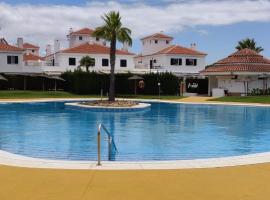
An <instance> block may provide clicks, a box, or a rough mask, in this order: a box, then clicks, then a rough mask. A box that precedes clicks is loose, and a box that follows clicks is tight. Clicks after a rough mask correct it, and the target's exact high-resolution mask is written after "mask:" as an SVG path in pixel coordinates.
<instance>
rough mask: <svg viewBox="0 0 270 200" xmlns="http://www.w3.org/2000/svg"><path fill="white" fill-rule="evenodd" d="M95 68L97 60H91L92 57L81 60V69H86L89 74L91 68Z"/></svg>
mask: <svg viewBox="0 0 270 200" xmlns="http://www.w3.org/2000/svg"><path fill="white" fill-rule="evenodd" d="M94 66H95V59H94V58H91V57H90V56H84V57H82V59H81V60H80V65H79V67H86V71H87V72H89V67H94Z"/></svg>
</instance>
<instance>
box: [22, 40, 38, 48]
mask: <svg viewBox="0 0 270 200" xmlns="http://www.w3.org/2000/svg"><path fill="white" fill-rule="evenodd" d="M23 49H39V46H36V45H33V44H30V43H27V42H26V43H23Z"/></svg>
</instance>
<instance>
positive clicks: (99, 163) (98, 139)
mask: <svg viewBox="0 0 270 200" xmlns="http://www.w3.org/2000/svg"><path fill="white" fill-rule="evenodd" d="M100 128H101V127H100V126H99V127H98V135H97V142H98V163H97V166H101V162H100Z"/></svg>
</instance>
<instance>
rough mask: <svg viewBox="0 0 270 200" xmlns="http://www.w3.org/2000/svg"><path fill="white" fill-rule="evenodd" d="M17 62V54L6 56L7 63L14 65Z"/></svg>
mask: <svg viewBox="0 0 270 200" xmlns="http://www.w3.org/2000/svg"><path fill="white" fill-rule="evenodd" d="M18 63H19V57H18V56H7V64H9V65H14V64H18Z"/></svg>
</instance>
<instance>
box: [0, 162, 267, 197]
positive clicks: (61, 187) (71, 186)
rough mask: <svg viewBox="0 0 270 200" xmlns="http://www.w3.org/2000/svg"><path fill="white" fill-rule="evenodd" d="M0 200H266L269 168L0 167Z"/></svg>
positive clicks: (264, 166) (255, 166)
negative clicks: (103, 169) (127, 168)
mask: <svg viewBox="0 0 270 200" xmlns="http://www.w3.org/2000/svg"><path fill="white" fill-rule="evenodd" d="M0 177H1V180H0V199H1V200H144V199H145V200H159V199H160V200H267V199H269V197H270V181H269V180H270V164H260V165H254V166H241V167H228V168H215V169H187V170H129V171H95V170H48V169H29V168H16V167H6V166H0Z"/></svg>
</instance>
